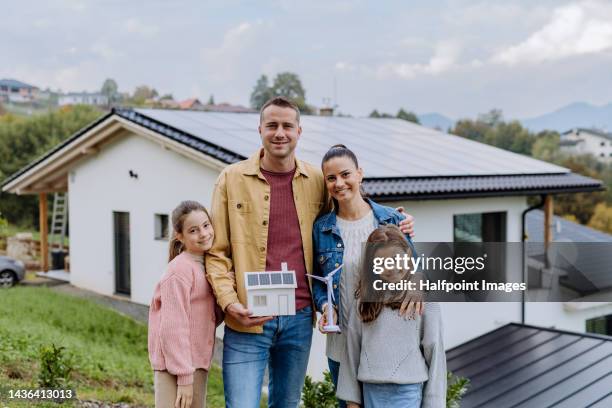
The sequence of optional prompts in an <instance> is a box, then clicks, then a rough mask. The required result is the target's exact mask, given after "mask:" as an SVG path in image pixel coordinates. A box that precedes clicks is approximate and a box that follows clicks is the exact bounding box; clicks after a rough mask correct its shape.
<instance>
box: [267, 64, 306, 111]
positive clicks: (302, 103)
mask: <svg viewBox="0 0 612 408" xmlns="http://www.w3.org/2000/svg"><path fill="white" fill-rule="evenodd" d="M272 93H273V94H274V95H276V96H284V97H285V98H287V99H289V100H291V101H293V102H294V103H295V104H296V105H297V106H298V108H299V109H300V111H302V112H304V113H310V108H309V107H308V105H306V91H305V90H304V87H303V86H302V81H300V78H299V77H298V76H297V74H294V73H293V72H281V73H280V74H277V75H276V77H275V78H274V84H273V85H272Z"/></svg>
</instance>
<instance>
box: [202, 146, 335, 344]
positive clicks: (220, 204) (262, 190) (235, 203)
mask: <svg viewBox="0 0 612 408" xmlns="http://www.w3.org/2000/svg"><path fill="white" fill-rule="evenodd" d="M262 152H263V149H260V150H259V151H258V152H257V153H255V154H254V155H253V156H251V157H250V158H249V159H248V160H244V161H241V162H238V163H235V164H232V165H230V166H227V167H226V168H225V169H224V170H223V171H222V172H221V174H220V175H219V178H218V179H217V182H216V184H215V190H214V193H213V199H212V208H211V218H212V225H213V227H214V229H215V240H214V243H213V246H212V248H211V249H210V251H209V252H208V254H207V255H206V274H207V276H208V281H209V282H210V284H211V286H212V287H213V290H214V292H215V296H216V297H217V302H218V303H219V306H221V308H222V309H223V310H225V308H226V307H227V306H228V305H230V304H232V303H235V302H240V303H242V304H243V305H245V306H246V303H247V302H246V290H245V286H244V272H256V271H264V270H265V268H266V246H267V243H268V218H269V216H270V186H269V185H268V182H267V181H266V179H265V177H264V176H263V175H262V174H261V170H260V165H259V161H260V158H261V155H262ZM292 186H293V198H294V202H295V208H296V210H297V215H298V219H299V221H300V232H301V235H302V248H303V250H304V262H305V264H306V271H307V273H309V274H310V273H312V258H313V248H312V225H313V222H314V220H315V219H316V217H317V215H318V214H319V211H320V209H321V208H322V207H323V203H324V199H325V197H324V195H325V193H324V191H325V186H324V183H323V174H322V173H321V170H319V169H318V168H316V167H314V166H312V165H311V164H308V163H306V162H303V161H301V160H297V159H296V171H295V175H294V176H293V182H292ZM225 323H226V324H227V325H228V326H229V327H230V328H232V329H234V330H237V331H241V332H249V333H261V332H262V326H255V327H244V326H242V325H241V324H239V323H238V322H237V321H236V320H234V319H232V317H231V316H229V315H227V314H226V315H225Z"/></svg>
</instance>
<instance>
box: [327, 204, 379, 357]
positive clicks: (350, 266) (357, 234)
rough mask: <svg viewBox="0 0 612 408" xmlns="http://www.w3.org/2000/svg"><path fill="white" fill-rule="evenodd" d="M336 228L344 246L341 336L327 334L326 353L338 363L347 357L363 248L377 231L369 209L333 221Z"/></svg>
mask: <svg viewBox="0 0 612 408" xmlns="http://www.w3.org/2000/svg"><path fill="white" fill-rule="evenodd" d="M336 220H337V221H336V225H337V226H338V229H339V230H340V237H341V238H342V242H343V243H344V255H343V257H342V263H343V264H344V267H343V268H342V271H341V272H340V299H339V301H340V319H339V321H340V322H339V325H340V330H342V333H331V334H328V335H327V345H326V351H325V354H326V355H327V357H328V358H330V359H332V360H334V361H337V362H341V361H344V360H345V356H346V334H345V333H346V331H347V328H348V317H349V315H350V313H349V311H350V310H351V309H352V308H353V307H355V289H357V284H358V283H359V266H360V265H361V255H362V252H363V246H364V244H365V243H366V241H367V240H368V237H369V236H370V234H371V233H372V231H374V230H375V229H376V226H377V223H376V220H375V219H374V213H373V212H372V211H371V210H370V211H368V213H367V214H366V215H364V216H363V217H361V218H360V219H358V220H354V221H349V220H345V219H342V218H340V217H337V218H336Z"/></svg>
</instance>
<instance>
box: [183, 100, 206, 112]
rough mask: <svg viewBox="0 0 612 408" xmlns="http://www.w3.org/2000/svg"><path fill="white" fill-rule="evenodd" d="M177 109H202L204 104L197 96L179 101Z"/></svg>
mask: <svg viewBox="0 0 612 408" xmlns="http://www.w3.org/2000/svg"><path fill="white" fill-rule="evenodd" d="M178 105H179V109H188V110H202V109H203V108H204V104H203V103H202V102H200V100H199V99H198V98H191V99H185V100H184V101H181V102H179V104H178Z"/></svg>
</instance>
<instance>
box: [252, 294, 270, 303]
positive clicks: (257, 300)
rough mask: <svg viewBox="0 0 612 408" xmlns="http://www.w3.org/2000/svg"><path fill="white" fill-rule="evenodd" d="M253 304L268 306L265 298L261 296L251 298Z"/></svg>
mask: <svg viewBox="0 0 612 408" xmlns="http://www.w3.org/2000/svg"><path fill="white" fill-rule="evenodd" d="M253 304H254V306H267V305H268V299H267V296H262V295H257V296H253Z"/></svg>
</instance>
